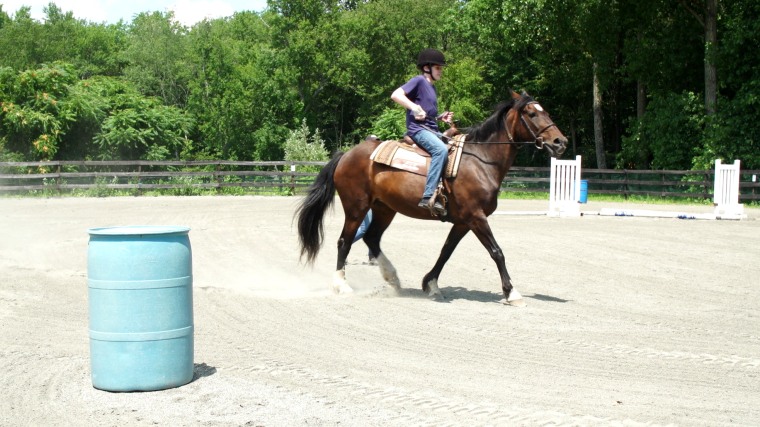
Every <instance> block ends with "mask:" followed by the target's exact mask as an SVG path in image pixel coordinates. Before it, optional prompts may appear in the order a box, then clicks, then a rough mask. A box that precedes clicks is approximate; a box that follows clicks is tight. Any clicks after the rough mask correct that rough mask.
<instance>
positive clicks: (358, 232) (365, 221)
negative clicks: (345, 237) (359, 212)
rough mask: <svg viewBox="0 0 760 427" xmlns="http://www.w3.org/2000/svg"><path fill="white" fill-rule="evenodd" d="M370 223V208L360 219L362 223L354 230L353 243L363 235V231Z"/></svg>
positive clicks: (364, 231) (365, 230)
mask: <svg viewBox="0 0 760 427" xmlns="http://www.w3.org/2000/svg"><path fill="white" fill-rule="evenodd" d="M371 223H372V209H370V210H369V211H368V212H367V216H365V217H364V219H363V220H362V225H360V226H359V229H358V230H356V236H354V243H356V242H358V241H359V239H361V238H362V237H364V233H366V232H367V229H368V228H369V225H370V224H371Z"/></svg>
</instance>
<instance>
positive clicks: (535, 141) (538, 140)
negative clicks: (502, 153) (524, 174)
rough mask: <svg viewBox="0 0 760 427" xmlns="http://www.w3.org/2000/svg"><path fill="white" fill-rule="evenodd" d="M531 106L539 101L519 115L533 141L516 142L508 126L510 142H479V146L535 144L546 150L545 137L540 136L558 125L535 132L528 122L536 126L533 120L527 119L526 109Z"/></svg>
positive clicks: (533, 102) (553, 124) (552, 123)
mask: <svg viewBox="0 0 760 427" xmlns="http://www.w3.org/2000/svg"><path fill="white" fill-rule="evenodd" d="M530 104H538V102H537V101H531V102H528V103H527V104H525V105H524V106H523V108H521V109H520V110H519V111H518V112H517V113H518V114H519V115H520V122H521V123H522V124H523V126H525V128H526V129H528V132H530V135H531V136H532V137H533V141H515V139H514V137H512V133H511V132H510V131H509V127H508V126H507V127H506V131H507V138H509V140H508V141H484V142H477V144H513V145H527V144H533V145H535V146H536V148H537V149H539V150H540V149H542V148H544V137H542V136H539V135H541V134H542V133H544V132H546V130H547V129H549V128H551V127H557V125H556V124H555V123H554V122H553V121H552V122H551V123H549V124H548V125H546V126H544V127H543V128H541V129H540V130H539V131H538V132H536V131H534V130H533V128H532V127H531V126H530V125H529V124H528V122H530V123H531V124H534V123H533V120H526V119H525V114H526V113H525V111H524V109H525V107H527V106H528V105H530ZM550 120H551V119H550ZM534 125H535V124H534Z"/></svg>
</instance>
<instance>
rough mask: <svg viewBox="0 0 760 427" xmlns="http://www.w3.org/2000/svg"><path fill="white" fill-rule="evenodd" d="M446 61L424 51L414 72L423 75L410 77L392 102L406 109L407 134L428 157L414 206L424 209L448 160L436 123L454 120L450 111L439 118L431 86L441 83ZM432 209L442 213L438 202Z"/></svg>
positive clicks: (418, 58)
mask: <svg viewBox="0 0 760 427" xmlns="http://www.w3.org/2000/svg"><path fill="white" fill-rule="evenodd" d="M445 65H446V59H445V58H444V56H443V53H441V52H440V51H438V50H435V49H423V50H422V51H421V52H420V54H419V56H418V57H417V68H418V69H419V70H420V71H421V72H422V74H420V75H417V76H415V77H412V78H411V79H410V80H409V81H408V82H406V83H405V84H404V85H403V86H401V87H399V88H398V89H396V90H395V91H393V94H391V99H392V100H394V101H395V102H396V103H397V104H399V105H401V106H402V107H404V108H406V109H407V112H406V130H407V132H406V133H407V135H409V136H410V137H411V138H412V139H413V140H414V142H416V143H417V145H419V146H420V147H422V148H423V149H424V150H425V151H427V152H428V153H429V154H430V156H431V160H430V170H429V171H428V175H427V178H426V180H425V191H424V192H423V193H422V200H420V202H419V203H418V205H417V206H420V207H425V208H427V207H428V206H429V203H430V198H431V197H433V193H434V191H435V187H436V185H438V180H439V179H440V177H441V172H443V168H444V166H445V165H446V162H447V160H448V158H447V153H448V148H447V147H446V144H444V143H443V141H442V140H441V138H440V133H439V131H438V123H437V120H441V121H443V122H445V123H451V121H452V118H453V116H454V114H453V113H451V112H450V111H447V112H444V113H443V114H441V115H440V116H439V115H438V94H437V93H436V91H435V87H434V86H433V85H434V84H435V82H437V81H438V80H440V79H441V74H442V73H443V67H444V66H445ZM433 209H435V210H437V211H439V212H443V210H444V208H443V205H441V203H440V202H438V201H435V204H434V205H433Z"/></svg>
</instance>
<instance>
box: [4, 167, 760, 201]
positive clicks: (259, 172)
mask: <svg viewBox="0 0 760 427" xmlns="http://www.w3.org/2000/svg"><path fill="white" fill-rule="evenodd" d="M323 165H324V162H285V161H280V162H236V161H192V162H190V161H188V162H181V161H167V162H151V161H113V162H111V161H52V162H12V163H9V162H0V195H10V194H16V195H25V194H26V195H33V194H44V195H63V194H68V193H75V192H82V193H83V194H89V195H99V194H98V192H103V193H104V194H103V195H106V194H107V191H111V190H121V191H124V192H127V193H129V194H134V195H140V194H143V193H145V192H149V191H153V192H155V191H164V192H169V193H171V194H193V192H198V191H212V192H213V191H216V192H224V191H229V190H227V189H230V188H237V189H240V191H245V192H252V193H267V194H303V193H304V191H305V189H306V187H308V186H309V185H310V184H311V183H312V182H313V181H314V177H315V176H316V174H317V171H318V170H319V168H321V167H322V166H323ZM758 176H760V171H758V170H745V171H742V173H741V181H740V202H749V201H757V200H760V182H757V177H758ZM582 179H585V180H587V181H588V189H589V194H590V195H594V194H616V195H621V196H624V197H628V196H631V195H646V196H653V197H686V198H694V199H712V193H713V184H714V183H713V180H714V170H705V171H649V170H617V169H584V170H583V173H582ZM502 190H503V191H505V192H546V193H548V191H549V168H548V167H513V168H512V169H511V170H510V172H509V173H508V174H507V177H506V178H505V179H504V181H503V182H502Z"/></svg>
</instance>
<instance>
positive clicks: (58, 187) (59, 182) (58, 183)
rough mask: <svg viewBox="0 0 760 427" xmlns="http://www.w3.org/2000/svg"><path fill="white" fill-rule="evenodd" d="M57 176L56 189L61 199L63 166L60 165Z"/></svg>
mask: <svg viewBox="0 0 760 427" xmlns="http://www.w3.org/2000/svg"><path fill="white" fill-rule="evenodd" d="M56 175H58V176H56V177H55V189H56V190H57V191H58V197H61V164H60V163H58V167H57V168H56Z"/></svg>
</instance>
